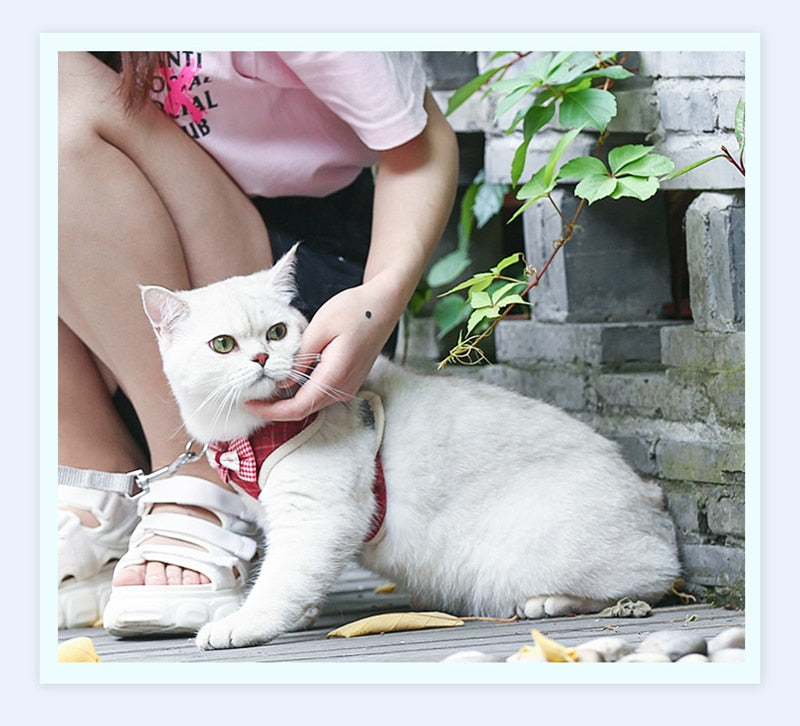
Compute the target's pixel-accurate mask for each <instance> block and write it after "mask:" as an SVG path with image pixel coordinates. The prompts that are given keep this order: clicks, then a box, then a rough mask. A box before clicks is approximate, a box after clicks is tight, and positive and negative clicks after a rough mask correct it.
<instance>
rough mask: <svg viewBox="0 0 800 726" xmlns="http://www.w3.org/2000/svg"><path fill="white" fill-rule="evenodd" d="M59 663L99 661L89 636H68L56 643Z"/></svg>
mask: <svg viewBox="0 0 800 726" xmlns="http://www.w3.org/2000/svg"><path fill="white" fill-rule="evenodd" d="M58 662H59V663H99V662H100V658H98V657H97V651H96V650H95V649H94V643H93V642H92V639H91V638H86V637H83V636H82V637H79V638H70V639H69V640H65V641H64V642H63V643H59V645H58Z"/></svg>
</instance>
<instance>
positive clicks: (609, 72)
mask: <svg viewBox="0 0 800 726" xmlns="http://www.w3.org/2000/svg"><path fill="white" fill-rule="evenodd" d="M632 75H633V73H631V71H629V70H628V69H627V68H625V67H623V66H607V67H605V68H598V69H596V70H594V71H587V72H586V73H585V76H586V77H588V78H610V79H611V80H612V81H622V80H624V79H626V78H630V77H631V76H632Z"/></svg>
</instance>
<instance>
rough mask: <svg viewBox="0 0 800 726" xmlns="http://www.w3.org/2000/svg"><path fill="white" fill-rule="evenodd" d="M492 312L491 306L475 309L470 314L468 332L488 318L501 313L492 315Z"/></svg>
mask: <svg viewBox="0 0 800 726" xmlns="http://www.w3.org/2000/svg"><path fill="white" fill-rule="evenodd" d="M492 312H493V311H492V310H491V309H490V308H481V309H480V310H475V311H474V312H473V313H472V315H470V316H469V320H468V321H467V333H471V332H472V331H473V330H475V328H476V327H478V325H480V324H481V323H482V322H483V321H484V320H486V319H487V318H491V317H495V318H496V317H498V315H499V314H500V313H497V315H492Z"/></svg>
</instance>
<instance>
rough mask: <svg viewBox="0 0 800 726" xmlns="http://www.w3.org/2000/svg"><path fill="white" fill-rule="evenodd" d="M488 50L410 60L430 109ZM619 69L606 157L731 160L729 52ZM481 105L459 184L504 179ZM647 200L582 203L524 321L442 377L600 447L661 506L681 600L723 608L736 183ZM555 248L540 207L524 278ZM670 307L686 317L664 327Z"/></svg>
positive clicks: (412, 353)
mask: <svg viewBox="0 0 800 726" xmlns="http://www.w3.org/2000/svg"><path fill="white" fill-rule="evenodd" d="M521 50H524V49H521ZM490 55H491V54H490V53H485V52H478V53H471V54H470V53H431V54H426V63H427V68H428V72H429V79H430V81H431V84H432V86H433V88H434V93H435V95H436V97H437V100H438V101H439V103H440V105H441V106H442V107H445V106H446V101H447V97H448V96H449V95H450V93H451V92H452V90H453V89H455V88H457V87H458V86H459V85H461V84H462V83H464V82H465V81H466V80H467V79H469V78H470V77H472V76H473V75H475V73H476V72H477V70H479V69H482V68H484V67H486V63H487V61H488V59H489V57H490ZM631 62H632V63H633V64H634V65H635V66H637V67H638V72H637V76H636V77H635V78H634V79H631V80H630V81H626V82H624V83H622V84H620V85H619V86H618V87H617V99H618V108H619V111H618V115H617V118H616V119H615V120H614V122H612V125H611V126H610V128H609V131H610V135H609V139H608V142H607V145H608V146H609V147H610V146H614V145H616V144H621V143H631V142H634V143H649V144H653V145H654V146H655V150H656V151H658V152H659V153H662V154H665V155H667V156H669V157H670V158H671V159H673V161H674V162H675V165H676V168H681V167H683V166H685V165H687V164H689V163H691V162H694V161H697V160H698V159H701V158H704V157H706V156H710V155H711V154H714V153H717V152H718V151H719V148H720V146H721V145H722V144H724V145H726V146H727V147H728V148H729V149H730V150H732V151H733V150H735V149H737V148H738V147H737V143H736V141H735V139H734V136H733V121H734V110H735V107H736V104H737V102H738V101H739V99H740V98H743V97H744V54H743V53H736V52H663V53H659V52H639V53H634V54H633V55H632V56H631ZM492 103H493V100H492V98H491V97H489V98H486V99H480V98H478V97H473V99H472V100H471V101H470V102H469V103H467V104H466V105H465V106H463V107H462V108H461V109H459V111H458V112H457V113H455V114H454V115H453V116H452V117H451V119H450V120H451V123H452V124H453V126H454V128H455V129H456V131H457V132H458V133H459V138H460V140H461V145H462V166H463V169H462V182H463V183H464V184H467V183H469V181H470V180H471V179H472V177H473V176H474V173H475V171H476V170H477V169H479V168H480V167H481V166H483V168H484V169H485V171H486V174H487V176H488V178H490V179H491V180H494V181H508V170H509V167H510V161H511V157H512V155H513V153H514V150H515V149H516V146H517V144H518V142H519V139H518V138H515V136H514V135H511V136H508V135H506V134H505V133H504V130H503V127H502V125H498V124H495V123H494V121H493V115H494V114H493V106H492ZM558 134H559V130H558V129H557V128H551V129H547V130H545V131H544V132H542V133H541V134H540V135H537V137H535V139H534V142H533V143H532V144H531V147H530V149H529V152H528V166H526V170H527V171H528V172H529V173H530V172H532V171H535V170H536V169H538V168H539V166H540V165H541V163H543V160H544V159H545V158H546V157H547V155H548V154H549V152H550V150H551V149H552V144H553V143H554V139H556V138H558ZM594 144H595V137H593V136H592V135H591V134H585V135H582V137H579V139H578V140H577V142H576V143H575V144H573V150H572V153H573V155H578V154H584V153H590V152H591V150H592V149H593V148H594ZM476 148H477V151H476ZM566 158H569V157H568V156H567V157H564V160H566ZM662 190H663V191H660V192H659V193H658V194H657V195H656V196H655V197H654V198H652V199H651V200H648V201H647V202H644V203H642V202H638V201H632V200H620V201H615V202H613V201H609V202H598V203H596V204H594V205H592V206H591V207H590V208H589V210H588V211H587V212H586V213H584V214H582V216H581V220H580V222H581V230H580V231H579V233H578V234H576V236H575V237H574V238H573V239H572V240H571V241H570V242H569V243H568V244H567V245H566V246H565V247H564V248H563V249H562V250H561V252H560V253H559V255H558V256H557V257H556V262H555V263H554V264H553V266H552V267H551V268H550V269H549V270H548V272H547V274H546V275H545V276H544V278H543V279H542V283H541V284H540V285H539V287H538V288H537V289H536V290H534V294H533V296H532V298H531V316H530V319H527V320H511V321H505V322H503V323H502V324H501V325H500V326H499V328H498V330H497V332H496V335H495V342H494V345H495V355H496V363H495V364H494V365H492V366H485V367H481V368H477V369H476V368H470V369H461V370H455V369H449V370H450V373H451V374H455V375H474V376H478V377H480V378H483V379H486V380H491V381H493V382H496V383H499V384H500V385H503V386H506V387H510V388H513V389H515V390H518V391H520V392H522V393H524V394H527V395H532V396H536V397H538V398H542V399H545V400H548V401H551V402H553V403H555V404H556V405H559V406H561V407H562V408H565V409H567V410H569V411H570V412H572V413H573V414H574V415H576V416H578V417H579V418H582V419H584V420H586V421H588V422H589V423H591V424H592V425H593V426H595V428H597V429H598V430H599V431H600V432H601V433H603V434H604V435H606V436H608V437H610V438H612V439H614V440H616V441H617V442H618V443H619V445H620V446H621V448H622V451H623V452H624V453H625V455H626V456H627V458H628V459H629V460H630V461H631V463H632V464H633V465H634V466H635V467H636V468H637V469H638V470H639V471H640V472H641V473H642V474H644V475H645V476H648V477H652V478H654V479H656V480H657V481H658V482H659V483H660V485H661V487H662V489H663V491H664V493H665V495H666V498H667V502H668V506H669V509H670V511H671V512H672V515H673V517H674V519H675V522H676V524H677V527H678V530H679V539H680V546H681V556H682V560H683V564H684V568H685V574H686V580H687V590H688V591H689V592H691V593H693V594H695V595H696V596H698V597H699V598H703V599H707V600H710V601H715V602H717V603H727V602H731V603H734V604H741V603H742V602H743V598H744V578H745V571H744V542H745V523H744V510H745V507H744V500H745V447H744V440H745V437H744V425H745V411H744V380H745V366H744V363H745V352H744V335H745V333H744V329H745V315H744V299H745V298H744V179H743V177H742V176H741V175H740V174H739V172H738V171H736V170H735V169H734V168H733V167H732V165H730V164H728V163H727V162H725V161H724V160H716V161H713V162H710V163H709V164H706V165H704V166H702V167H699V168H698V169H696V170H694V171H693V172H690V173H689V174H687V175H685V176H683V177H680V178H678V179H676V180H673V181H672V182H669V183H667V184H665V185H664V186H663V187H662ZM571 192H572V190H571V188H569V187H564V188H559V189H558V190H557V191H556V192H555V194H556V195H557V196H558V198H559V201H560V203H561V204H563V205H564V207H565V208H567V209H569V208H570V205H574V204H575V203H576V202H575V201H574V197H573V196H572V193H571ZM676 215H677V216H678V217H679V218H678V221H677V225H676V222H675V219H674V217H675V216H676ZM453 230H454V225H452V226H451V229H450V231H449V233H448V237H447V238H446V239H445V240H443V243H442V252H444V251H446V250H447V249H450V248H452V245H453V241H452V237H453V234H454V231H453ZM676 230H677V232H676ZM501 234H502V232H501V230H498V229H497V227H496V226H495V227H493V228H490V229H489V231H485V232H484V233H483V238H482V239H481V240H480V244H485V245H486V248H487V250H488V251H487V253H486V254H487V255H488V256H489V257H491V255H492V254H494V255H497V254H498V251H499V250H498V246H497V240H495V239H493V235H494V236H495V237H496V236H498V235H501ZM676 234H677V236H678V237H680V239H679V240H678V241H677V242H676ZM558 236H560V231H559V222H558V219H557V218H555V217H554V215H553V213H552V208H551V207H550V206H549V204H546V203H542V204H540V205H534V206H533V207H531V208H530V209H529V210H528V211H526V212H525V214H524V221H523V237H524V251H525V253H526V257H527V259H528V262H529V263H530V264H533V265H540V264H541V262H542V261H543V260H544V259H545V257H546V255H547V254H548V253H549V250H550V249H551V244H552V241H553V240H554V239H556V238H557V237H558ZM479 255H480V251H479ZM497 259H498V257H497V256H495V258H494V260H490V262H489V264H491V263H492V262H494V261H496V260H497ZM482 269H485V266H484V268H482ZM681 286H682V288H683V292H681V289H680V288H681ZM681 296H682V297H683V298H686V297H688V300H681V299H679V298H681ZM688 306H690V308H691V315H690V316H688V315H686V314H684V316H683V317H681V315H680V310H681V309H682V308H685V307H688ZM684 312H686V311H684ZM408 332H409V349H408V356H409V359H410V360H411V361H412V362H414V363H415V364H418V365H422V366H424V367H428V366H429V365H430V362H431V361H432V360H433V359H439V358H440V357H441V355H442V352H443V350H442V347H441V344H439V343H437V341H436V339H435V334H434V331H433V328H432V324H431V321H430V320H428V319H425V318H420V319H416V320H411V321H410V323H409V326H408Z"/></svg>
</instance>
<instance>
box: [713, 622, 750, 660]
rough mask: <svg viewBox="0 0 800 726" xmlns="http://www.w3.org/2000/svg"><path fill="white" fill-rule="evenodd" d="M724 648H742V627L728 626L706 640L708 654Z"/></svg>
mask: <svg viewBox="0 0 800 726" xmlns="http://www.w3.org/2000/svg"><path fill="white" fill-rule="evenodd" d="M726 648H744V628H728V629H727V630H723V631H722V632H721V633H720V634H719V635H717V636H715V637H713V638H711V640H709V641H708V654H709V655H713V654H714V653H716V652H717V651H718V650H725V649H726Z"/></svg>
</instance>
